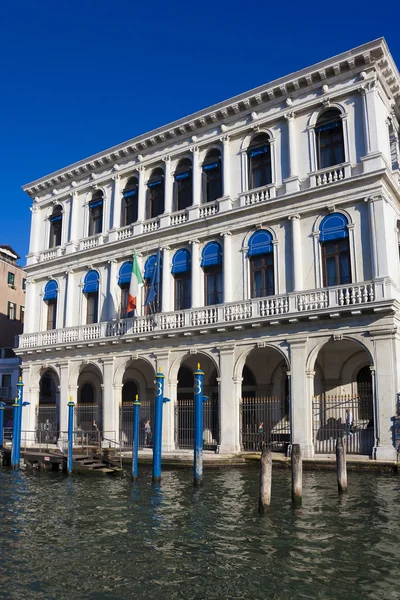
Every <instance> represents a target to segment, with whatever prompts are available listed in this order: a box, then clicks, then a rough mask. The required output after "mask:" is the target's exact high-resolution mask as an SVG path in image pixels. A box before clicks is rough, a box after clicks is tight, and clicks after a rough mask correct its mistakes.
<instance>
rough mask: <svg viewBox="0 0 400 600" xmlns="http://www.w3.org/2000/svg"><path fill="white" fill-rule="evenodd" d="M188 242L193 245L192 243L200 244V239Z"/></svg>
mask: <svg viewBox="0 0 400 600" xmlns="http://www.w3.org/2000/svg"><path fill="white" fill-rule="evenodd" d="M189 244H190V245H191V246H193V245H194V244H200V240H189Z"/></svg>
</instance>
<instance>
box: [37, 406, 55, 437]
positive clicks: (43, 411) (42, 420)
mask: <svg viewBox="0 0 400 600" xmlns="http://www.w3.org/2000/svg"><path fill="white" fill-rule="evenodd" d="M36 423H37V425H36V430H37V435H38V438H39V435H40V436H41V438H42V439H44V440H46V441H47V442H48V443H49V444H55V443H56V441H57V439H58V436H59V428H60V427H59V411H58V407H57V406H56V404H39V406H37V407H36Z"/></svg>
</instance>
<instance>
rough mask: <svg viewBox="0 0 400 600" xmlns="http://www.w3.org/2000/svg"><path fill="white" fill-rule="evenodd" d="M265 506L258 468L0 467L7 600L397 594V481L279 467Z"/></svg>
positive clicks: (2, 591)
mask: <svg viewBox="0 0 400 600" xmlns="http://www.w3.org/2000/svg"><path fill="white" fill-rule="evenodd" d="M273 476H274V480H273V502H272V507H271V511H270V513H269V514H268V515H266V516H264V517H260V516H259V515H258V514H257V499H258V471H257V470H255V469H250V470H249V469H247V470H244V469H241V470H239V469H229V470H228V469H227V470H218V471H212V472H210V471H206V473H205V481H204V485H203V487H202V488H201V489H194V488H193V486H192V474H191V472H190V471H164V473H163V480H162V483H161V486H159V487H154V486H153V485H152V483H151V476H150V471H149V470H147V469H146V470H145V469H144V468H143V469H142V470H141V474H140V479H139V481H138V483H137V484H133V483H132V482H131V481H130V480H129V478H128V477H127V478H117V479H114V478H107V477H87V476H73V477H70V478H68V477H66V476H63V475H61V474H57V473H54V474H51V473H27V472H13V471H9V470H2V471H1V470H0V540H1V557H0V598H7V599H23V600H29V599H31V598H35V599H36V598H37V599H46V600H50V599H51V600H53V599H54V600H64V599H68V600H80V599H91V600H92V599H93V600H94V599H96V600H100V599H101V600H103V599H104V600H116V599H121V600H127V599H129V598H135V599H142V598H143V599H152V598H155V599H159V598H160V599H161V598H162V599H166V600H168V599H175V598H185V599H192V598H193V599H203V598H215V599H217V598H218V599H230V598H246V599H251V600H256V599H285V600H286V599H293V598H323V599H329V598H343V599H349V598H358V599H359V600H362V599H364V598H366V599H369V598H384V599H392V598H400V560H399V559H400V551H399V546H400V544H399V541H400V525H399V490H400V479H398V478H397V477H396V476H390V475H381V476H378V475H375V474H365V473H350V474H349V493H348V494H347V496H346V497H343V498H339V497H338V494H337V488H336V482H335V473H334V472H326V473H320V472H316V473H304V475H303V486H304V490H303V491H304V496H303V505H302V507H301V508H297V509H294V508H293V507H292V505H291V501H290V473H288V472H286V471H285V472H283V471H274V473H273Z"/></svg>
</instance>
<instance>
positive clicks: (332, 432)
mask: <svg viewBox="0 0 400 600" xmlns="http://www.w3.org/2000/svg"><path fill="white" fill-rule="evenodd" d="M373 415H374V409H373V397H372V393H369V394H368V395H352V394H348V395H342V396H328V395H326V394H322V395H321V396H315V397H314V398H313V433H314V449H315V452H316V454H329V453H332V452H335V450H336V441H337V440H338V439H341V438H343V440H344V442H345V448H346V452H347V453H348V454H366V455H368V456H371V454H372V448H373V446H374V416H373Z"/></svg>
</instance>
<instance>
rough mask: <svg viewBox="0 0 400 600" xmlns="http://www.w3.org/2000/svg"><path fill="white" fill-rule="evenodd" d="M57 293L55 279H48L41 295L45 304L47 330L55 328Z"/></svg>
mask: <svg viewBox="0 0 400 600" xmlns="http://www.w3.org/2000/svg"><path fill="white" fill-rule="evenodd" d="M57 294H58V285H57V281H55V279H50V281H48V282H47V283H46V287H45V288H44V296H43V300H44V302H46V304H47V322H46V329H47V330H48V331H50V330H52V329H56V328H57Z"/></svg>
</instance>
